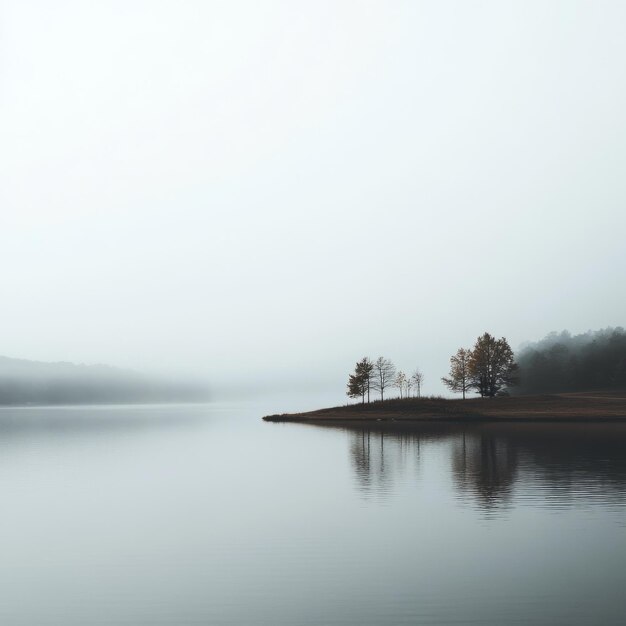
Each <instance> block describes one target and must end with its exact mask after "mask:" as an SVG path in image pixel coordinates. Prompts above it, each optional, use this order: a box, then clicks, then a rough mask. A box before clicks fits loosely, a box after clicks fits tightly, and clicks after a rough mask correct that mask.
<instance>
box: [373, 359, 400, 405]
mask: <svg viewBox="0 0 626 626" xmlns="http://www.w3.org/2000/svg"><path fill="white" fill-rule="evenodd" d="M395 373H396V368H395V365H394V364H393V363H392V362H391V361H390V360H389V359H385V358H384V357H382V356H379V357H378V358H377V359H376V361H375V362H374V372H373V374H374V375H373V378H372V389H376V390H377V391H378V392H380V399H381V401H383V400H384V399H385V389H388V388H389V387H390V386H391V385H392V383H393V378H394V376H395Z"/></svg>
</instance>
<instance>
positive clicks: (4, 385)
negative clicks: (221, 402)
mask: <svg viewBox="0 0 626 626" xmlns="http://www.w3.org/2000/svg"><path fill="white" fill-rule="evenodd" d="M207 399H208V390H207V387H206V386H205V385H204V384H200V383H197V382H190V381H175V380H169V379H165V378H156V377H150V376H145V375H142V374H139V373H137V372H133V371H130V370H124V369H119V368H116V367H110V366H108V365H77V364H74V363H66V362H59V363H45V362H40V361H27V360H24V359H13V358H9V357H4V356H0V405H23V404H40V405H43V404H117V403H120V404H124V403H143V402H146V403H150V402H201V401H205V400H207Z"/></svg>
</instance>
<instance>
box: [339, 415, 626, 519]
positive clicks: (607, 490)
mask: <svg viewBox="0 0 626 626" xmlns="http://www.w3.org/2000/svg"><path fill="white" fill-rule="evenodd" d="M330 427H332V428H337V427H340V428H342V429H344V430H345V431H346V432H347V433H348V435H349V446H350V460H351V464H352V468H353V471H354V475H355V478H356V481H357V485H358V487H359V489H360V490H361V491H363V492H364V493H369V494H373V493H376V494H379V495H388V494H391V493H393V492H394V491H395V490H397V489H398V488H399V487H400V486H401V484H405V483H407V481H410V480H411V477H412V476H414V475H415V473H416V472H420V471H421V469H420V468H422V467H425V466H426V465H427V464H428V463H432V462H433V460H434V457H437V458H439V459H443V463H444V467H448V468H449V471H450V476H451V478H452V482H453V485H454V488H455V491H456V495H457V497H459V498H460V499H462V500H465V501H469V502H471V503H472V504H474V505H477V506H480V507H481V508H484V509H486V510H488V509H490V508H494V507H502V506H506V505H508V504H509V503H510V502H511V501H512V500H513V499H517V500H522V499H523V500H525V501H526V502H532V501H535V502H538V501H539V500H540V501H541V504H542V506H560V507H566V506H571V505H572V504H574V503H576V502H580V501H582V500H584V501H596V502H598V501H602V502H603V503H605V504H607V503H613V504H623V503H625V502H626V497H625V496H626V455H624V452H623V451H624V449H625V444H626V424H620V423H596V424H588V423H586V424H585V423H560V424H559V423H554V422H553V423H475V424H455V423H446V424H431V423H413V424H398V423H393V424H376V425H374V426H372V427H366V428H364V427H363V426H350V425H346V424H343V425H341V426H338V425H337V426H335V425H333V426H330Z"/></svg>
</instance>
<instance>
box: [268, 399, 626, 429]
mask: <svg viewBox="0 0 626 626" xmlns="http://www.w3.org/2000/svg"><path fill="white" fill-rule="evenodd" d="M263 420H264V421H266V422H277V423H283V422H300V423H337V422H349V423H351V424H355V425H356V424H368V423H372V422H376V423H380V422H395V423H398V422H400V423H402V422H404V423H411V422H448V423H468V422H471V423H477V422H619V421H626V392H625V391H609V392H607V391H598V392H585V393H563V394H552V395H541V396H508V397H500V398H469V399H467V400H462V399H444V398H405V399H402V400H401V399H391V400H386V401H385V402H380V401H376V402H371V403H369V404H348V405H344V406H338V407H331V408H325V409H317V410H314V411H307V412H301V413H282V414H275V415H266V416H265V417H263Z"/></svg>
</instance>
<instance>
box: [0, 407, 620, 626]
mask: <svg viewBox="0 0 626 626" xmlns="http://www.w3.org/2000/svg"><path fill="white" fill-rule="evenodd" d="M276 408H277V407H276V406H275V405H274V406H252V405H249V406H238V407H237V406H234V405H230V406H229V405H222V406H218V405H214V406H196V407H182V408H181V407H158V408H155V407H135V408H96V409H89V408H71V409H62V408H55V409H3V410H0V493H1V494H2V514H1V515H0V543H1V545H0V554H2V559H1V560H0V623H2V624H3V625H4V624H7V625H13V624H15V625H23V624H24V625H25V624H28V625H31V624H32V625H38V626H45V625H47V624H63V625H64V626H74V625H81V626H88V625H91V624H103V625H104V624H112V625H113V624H115V625H117V624H125V625H144V624H146V625H147V624H151V625H152V624H167V625H172V626H182V625H185V624H215V625H220V624H224V625H226V624H233V625H234V624H236V625H240V624H241V625H243V624H261V625H264V624H267V625H272V626H281V625H290V626H295V625H305V624H306V625H320V624H329V625H331V624H332V625H335V624H350V625H353V624H354V625H369V624H371V625H377V626H378V625H387V624H389V625H394V624H498V625H501V624H568V625H569V624H585V625H587V624H623V623H624V622H625V621H626V593H625V592H624V582H625V572H626V517H625V515H624V513H625V508H624V507H625V504H626V454H625V450H626V445H625V444H626V425H624V426H622V425H615V424H614V425H610V424H605V425H595V426H589V425H582V424H573V425H569V426H563V425H562V426H550V425H531V424H526V425H515V424H510V425H506V424H501V425H483V426H474V427H466V428H462V427H459V426H439V427H436V426H427V425H425V426H421V427H418V428H414V429H413V430H408V431H407V430H404V431H402V430H387V431H381V430H376V429H372V430H369V431H368V430H363V429H360V428H350V429H345V428H337V427H333V428H331V427H315V426H308V425H294V424H287V425H281V424H266V423H263V422H261V421H260V419H259V418H260V416H261V415H263V414H265V413H268V412H275V411H276Z"/></svg>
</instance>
